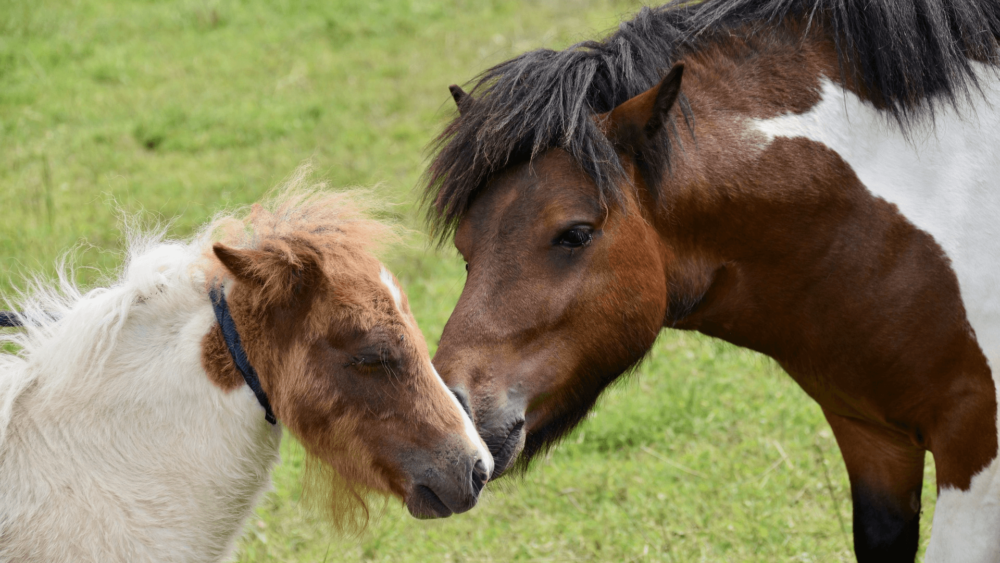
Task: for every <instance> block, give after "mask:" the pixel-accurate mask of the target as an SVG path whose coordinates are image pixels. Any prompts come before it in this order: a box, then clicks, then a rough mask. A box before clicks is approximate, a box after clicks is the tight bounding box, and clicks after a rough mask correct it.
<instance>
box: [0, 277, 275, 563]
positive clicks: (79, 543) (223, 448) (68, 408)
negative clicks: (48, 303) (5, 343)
mask: <svg viewBox="0 0 1000 563" xmlns="http://www.w3.org/2000/svg"><path fill="white" fill-rule="evenodd" d="M188 266H190V264H186V265H185V266H184V267H179V268H176V269H175V270H174V275H173V277H171V278H169V279H160V280H159V281H158V282H157V283H155V284H153V286H150V287H143V286H142V284H138V285H135V286H133V285H130V284H129V283H128V281H126V282H125V283H124V284H122V287H116V288H114V289H110V290H107V291H105V292H104V293H102V294H95V295H91V296H90V297H91V299H90V300H89V301H88V300H87V299H86V298H85V300H84V302H83V303H81V304H79V305H80V307H81V308H83V309H87V308H90V309H92V310H91V311H90V313H96V312H99V311H100V310H102V309H103V311H104V313H105V316H104V317H103V319H104V320H102V317H100V316H95V315H90V314H87V315H81V312H80V311H77V310H73V311H70V312H68V314H67V315H65V316H64V317H63V319H62V320H61V321H59V322H60V323H61V324H62V325H63V326H62V327H61V328H60V327H55V328H54V330H55V331H56V333H57V334H65V335H66V337H67V338H68V339H70V340H72V337H73V336H74V334H75V332H76V331H80V330H86V326H85V323H86V318H85V317H91V322H92V323H98V324H101V323H105V324H109V325H111V327H113V326H116V327H117V328H111V327H109V326H103V325H102V326H99V327H95V328H94V332H98V333H103V335H104V337H105V338H106V339H111V340H112V341H113V342H111V344H110V345H109V346H107V350H106V353H104V354H94V353H88V352H87V351H85V350H81V349H80V346H79V344H80V343H79V342H72V343H71V344H72V345H69V344H66V343H62V344H61V343H60V342H59V341H58V339H52V340H51V341H49V342H45V343H42V344H39V345H38V346H37V348H36V349H33V350H31V351H30V354H29V356H28V358H27V362H26V363H24V365H23V366H21V367H22V369H21V370H20V371H21V372H22V373H20V374H17V375H15V377H17V376H20V377H29V375H28V374H30V377H31V378H32V382H31V384H30V385H26V386H24V387H25V389H24V390H22V392H21V393H20V395H19V396H18V397H17V398H16V401H14V405H13V409H12V411H11V417H10V421H9V423H8V427H7V436H6V439H5V440H4V441H3V442H2V443H0V448H2V449H3V451H2V455H0V490H3V491H5V495H6V496H5V500H4V502H3V503H0V522H5V523H7V525H8V527H9V529H7V530H0V532H2V533H0V537H2V538H4V542H0V560H6V559H8V558H12V559H14V560H18V559H19V556H21V557H20V558H26V559H39V560H53V561H56V560H61V559H63V558H64V557H67V554H73V553H76V555H77V556H79V557H80V558H81V559H85V560H108V561H112V560H139V561H141V560H147V559H148V560H161V561H162V560H175V559H176V560H182V559H186V558H187V559H197V560H217V559H220V558H222V557H224V556H225V554H226V553H227V552H228V551H229V550H230V549H231V546H232V543H233V541H234V539H235V537H237V534H238V532H239V531H240V529H241V526H242V522H243V521H244V520H245V518H246V517H247V516H248V515H249V513H250V511H251V510H252V508H253V505H254V502H255V500H256V498H257V497H258V495H259V494H260V493H261V491H262V490H264V488H265V487H266V486H267V484H268V482H269V472H270V469H271V467H272V466H273V464H274V463H275V461H276V460H277V451H278V445H279V442H280V436H281V430H280V427H272V426H271V425H269V424H268V423H267V422H265V421H264V417H263V413H262V411H261V409H260V407H259V405H258V404H257V402H256V400H255V399H254V397H253V395H252V393H251V392H250V391H249V390H248V389H247V388H246V387H242V388H240V389H237V390H235V391H231V392H228V393H227V392H225V391H223V390H222V389H220V388H218V387H216V386H215V385H213V384H212V382H211V381H210V379H209V378H208V376H207V374H206V373H205V370H204V369H203V367H202V365H201V341H202V338H203V337H204V335H205V334H206V333H207V332H208V330H209V328H211V326H212V325H213V323H214V322H215V320H214V315H213V311H212V308H211V305H210V302H209V300H208V297H207V296H206V295H205V293H204V289H203V287H204V280H201V279H198V278H199V276H198V275H197V272H195V274H194V275H192V274H191V273H190V272H191V271H192V269H191V268H190V267H188ZM133 274H135V272H129V273H127V274H126V277H134V276H133ZM98 302H100V303H98ZM102 305H103V307H102ZM116 307H117V310H116ZM74 324H80V326H73V325H74ZM105 344H108V342H105ZM74 350H75V351H77V352H78V353H77V354H76V355H77V357H76V358H64V359H63V360H61V361H60V360H58V359H57V358H55V357H54V356H56V355H59V354H60V352H61V351H62V352H63V353H66V352H70V353H72V352H73V351H74ZM46 355H48V356H50V357H46ZM95 361H96V362H98V364H99V365H98V366H97V367H96V369H95V366H94V362H95ZM5 375H6V374H5ZM61 491H72V494H64V493H62V492H61ZM7 538H12V539H11V540H10V541H7ZM5 542H6V543H5ZM68 546H74V547H73V549H70V548H69V547H68ZM165 547H166V549H167V552H163V551H162V550H163V549H164V548H165ZM74 549H75V550H78V551H76V552H74V551H73V550H74ZM19 550H21V551H19ZM29 554H30V557H29V556H28V555H29Z"/></svg>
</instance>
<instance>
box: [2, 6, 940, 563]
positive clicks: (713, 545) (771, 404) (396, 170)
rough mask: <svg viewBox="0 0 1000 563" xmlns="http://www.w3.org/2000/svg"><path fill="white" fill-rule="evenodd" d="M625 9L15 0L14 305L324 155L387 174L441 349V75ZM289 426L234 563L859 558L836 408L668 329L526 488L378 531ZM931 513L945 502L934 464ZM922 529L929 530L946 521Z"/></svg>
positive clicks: (5, 11)
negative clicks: (309, 466)
mask: <svg viewBox="0 0 1000 563" xmlns="http://www.w3.org/2000/svg"><path fill="white" fill-rule="evenodd" d="M639 7H640V5H639V4H638V3H635V2H623V1H614V0H569V1H562V2H557V1H554V0H533V1H514V0H493V1H491V2H484V1H478V0H445V1H440V2H432V1H429V0H382V1H365V0H324V1H319V0H0V297H3V298H5V299H6V298H10V297H12V296H13V292H14V288H15V287H18V286H23V285H24V279H25V278H26V277H27V276H31V275H35V274H40V275H43V276H45V275H51V274H52V272H53V271H54V263H55V261H56V260H57V259H58V258H59V257H60V256H61V255H62V254H64V253H65V252H67V251H68V250H70V249H73V248H75V250H74V251H73V253H72V256H74V257H75V262H76V264H77V265H78V269H77V273H76V275H77V278H78V280H79V282H80V283H82V284H85V285H93V284H96V283H99V282H100V281H101V280H102V279H104V278H105V277H107V276H109V275H111V274H113V273H114V272H115V268H116V267H117V266H118V265H119V263H120V260H121V257H122V250H123V249H122V239H121V231H120V228H121V226H122V223H121V216H122V213H124V214H125V215H129V216H135V215H137V216H138V217H140V218H141V221H142V222H143V223H145V224H150V225H151V224H155V223H157V222H164V223H169V225H170V227H169V233H170V236H172V237H180V238H183V237H186V236H188V235H189V234H190V233H191V232H192V231H193V229H195V228H196V227H197V226H199V225H201V224H202V223H204V222H205V221H207V220H208V219H209V218H210V217H211V216H212V215H213V214H214V213H216V212H217V211H220V210H222V209H225V208H227V207H233V206H236V205H241V204H246V203H250V202H253V201H255V200H257V199H258V198H259V197H260V196H261V195H262V194H264V193H265V192H266V191H267V190H268V189H270V188H271V187H273V186H274V185H276V184H278V183H280V182H281V180H282V179H283V178H285V177H287V176H288V175H290V174H291V173H292V172H293V171H294V170H295V168H296V167H297V166H299V165H300V164H301V163H303V162H306V161H309V162H311V163H312V165H313V167H314V168H315V170H316V176H317V177H318V178H319V179H325V180H329V181H330V182H331V183H332V184H333V185H336V186H359V185H360V186H373V185H377V188H376V190H377V193H378V194H379V195H380V197H381V198H383V199H385V200H386V201H388V202H392V203H394V204H395V205H393V206H392V207H391V208H390V211H389V212H388V213H389V215H391V218H392V219H394V220H395V221H397V222H400V223H402V224H403V225H405V226H407V227H409V228H410V229H411V232H410V235H409V236H408V240H407V242H406V244H405V245H403V246H402V247H401V248H398V249H395V250H393V251H390V252H389V253H388V254H387V255H386V257H385V258H386V261H387V263H388V264H389V266H390V267H391V268H392V270H393V271H394V272H395V273H396V274H397V276H398V277H399V279H400V280H401V281H402V283H403V284H404V288H405V289H406V291H407V292H408V293H409V297H410V303H411V305H412V306H413V310H414V312H415V314H416V317H417V320H418V321H419V322H420V323H421V326H422V328H423V330H424V332H425V334H426V336H427V339H428V342H429V344H430V345H431V349H432V352H433V349H434V347H435V344H436V342H437V339H438V337H439V335H440V333H441V329H442V327H443V326H444V323H445V321H446V320H447V318H448V315H449V314H450V312H451V309H452V307H453V306H454V304H455V302H456V301H457V299H458V295H459V293H460V292H461V288H462V284H463V281H464V267H463V264H462V262H461V260H460V259H459V258H458V256H457V254H456V252H455V251H454V250H453V249H451V248H446V249H442V250H437V249H434V248H433V247H431V246H430V244H429V243H428V241H427V237H426V236H425V235H424V234H423V227H422V223H421V219H420V215H419V210H418V209H417V204H416V201H417V199H418V197H419V188H420V186H419V177H420V174H421V173H422V172H423V168H424V166H425V164H426V157H427V152H426V147H427V146H428V144H429V143H430V142H431V141H432V139H433V138H434V137H435V135H436V134H437V133H438V132H440V131H441V129H442V128H443V126H444V124H445V123H446V121H447V120H448V119H449V118H450V117H451V116H452V112H453V104H452V101H451V98H450V96H449V94H448V90H447V86H448V85H449V84H452V83H460V84H461V83H465V82H467V81H469V80H470V79H472V78H473V77H474V76H475V75H476V74H477V73H478V72H479V71H481V70H483V69H485V68H486V67H488V66H489V65H491V64H494V63H497V62H499V61H501V60H504V59H506V58H509V57H511V56H514V55H516V54H518V53H521V52H523V51H525V50H528V49H534V48H538V47H548V48H564V47H566V46H568V45H571V44H572V43H575V42H576V41H579V40H583V39H589V38H596V37H600V36H602V35H604V34H605V33H606V32H607V31H608V30H610V29H612V28H614V27H615V26H616V25H617V23H618V22H619V21H620V19H621V18H623V17H625V18H627V17H628V15H629V14H631V13H633V12H634V11H636V10H638V9H639ZM302 462H303V460H302V451H301V448H300V447H299V446H298V444H297V443H296V442H295V440H294V439H293V438H291V437H290V436H288V435H287V434H286V440H285V442H284V444H283V463H282V465H280V466H279V467H278V468H277V470H276V472H275V475H274V483H275V490H274V491H273V492H272V493H271V494H269V495H268V496H267V497H266V498H265V499H264V501H263V502H262V504H261V505H260V507H259V508H258V510H257V512H256V515H255V516H254V517H253V518H251V520H250V521H249V523H248V526H247V530H246V534H245V535H244V537H243V539H242V540H241V541H240V543H239V547H238V552H237V553H236V554H235V558H236V560H237V561H241V562H251V561H254V562H257V561H260V562H263V561H289V562H293V561H294V562H299V561H302V562H306V561H308V562H315V561H456V562H457V561H515V560H516V561H682V562H688V561H712V562H716V561H740V562H743V561H768V562H770V561H853V560H854V559H853V554H852V552H851V546H852V540H851V503H850V492H849V486H848V482H847V476H846V472H845V470H844V466H843V462H842V461H841V459H840V455H839V452H838V450H837V447H836V443H835V441H834V440H833V437H832V435H831V433H830V431H829V429H828V427H827V425H826V422H825V421H824V420H823V418H822V414H821V412H820V410H819V408H818V407H817V406H816V405H815V404H813V403H812V402H811V400H809V399H808V397H806V396H805V394H804V393H803V392H802V391H801V390H800V389H799V388H798V387H797V386H796V385H795V384H794V383H793V382H792V381H791V379H790V378H788V377H787V376H786V375H785V374H784V373H783V372H782V371H781V370H780V368H778V367H777V366H775V365H774V364H773V362H771V361H770V360H767V359H766V358H763V357H761V356H758V355H755V354H752V353H750V352H747V351H744V350H739V349H736V348H734V347H732V346H730V345H728V344H725V343H722V342H719V341H714V340H711V339H708V338H705V337H701V336H699V335H696V334H691V333H681V332H676V331H665V332H664V333H663V334H662V335H661V338H660V340H659V341H658V343H657V345H656V346H655V348H654V350H653V352H652V354H651V356H650V358H649V360H648V361H647V362H646V363H645V364H644V365H643V367H642V369H641V370H640V371H639V373H638V374H636V375H635V376H633V377H630V378H628V379H627V380H624V381H622V382H621V383H620V384H619V385H617V386H616V387H615V388H614V389H613V390H611V391H610V392H609V393H607V394H606V395H605V396H604V398H603V399H602V401H601V402H600V404H599V406H598V408H597V409H596V411H595V412H594V413H593V415H592V416H591V417H590V418H589V419H588V420H587V421H586V422H585V423H584V424H583V425H582V426H581V427H580V428H579V429H577V430H576V431H575V432H574V433H573V434H572V435H570V436H569V438H567V439H566V441H565V442H564V443H563V444H561V445H560V446H559V447H558V448H557V449H556V450H554V451H553V452H552V453H551V454H550V455H548V456H547V457H544V458H542V459H539V460H538V462H536V463H535V464H534V466H533V467H532V469H531V471H530V472H529V473H528V474H527V476H525V477H524V478H523V479H519V478H516V477H513V478H504V479H502V480H500V481H498V482H496V483H491V484H490V486H489V487H488V489H487V492H486V493H485V496H484V498H483V500H482V502H481V503H480V505H479V506H478V507H477V508H475V509H474V510H473V511H472V512H470V513H467V514H464V515H460V516H457V517H452V518H450V519H447V520H443V521H423V522H422V521H417V520H414V519H413V518H411V517H410V516H409V515H408V514H407V512H406V510H405V508H403V507H402V506H401V505H400V503H398V502H390V503H388V505H386V506H385V508H384V510H383V511H382V513H381V517H379V518H377V519H375V520H373V521H372V523H371V525H370V526H369V528H368V530H367V532H366V533H365V534H364V535H362V536H361V537H360V538H343V537H337V536H336V535H335V534H333V533H332V532H331V531H330V529H329V528H328V527H327V526H326V525H325V524H324V522H323V521H322V519H321V518H320V517H319V516H317V515H316V514H314V513H313V512H312V511H311V510H309V508H308V507H307V506H305V505H304V504H302V503H301V502H300V497H301V493H302V488H301V483H300V473H301V470H302ZM926 483H927V484H926V485H925V492H924V506H925V514H928V513H929V512H930V511H931V510H932V509H933V501H934V486H933V483H934V478H933V465H932V463H931V462H930V461H928V467H927V481H926ZM924 520H925V521H924V522H923V526H922V532H921V533H922V545H926V542H927V538H928V536H929V534H928V531H929V527H930V519H929V518H927V517H925V518H924Z"/></svg>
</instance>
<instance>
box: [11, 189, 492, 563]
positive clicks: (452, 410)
mask: <svg viewBox="0 0 1000 563" xmlns="http://www.w3.org/2000/svg"><path fill="white" fill-rule="evenodd" d="M297 177H298V180H295V179H293V181H292V182H290V187H289V188H287V189H286V190H284V191H282V192H281V193H280V194H279V195H278V196H276V197H275V198H273V199H272V200H271V201H270V202H269V203H267V204H266V205H261V204H256V205H254V206H253V207H252V208H251V209H250V211H249V212H248V213H244V214H243V215H235V214H229V215H223V216H220V217H218V218H217V219H215V220H214V221H212V222H211V223H210V224H209V225H207V226H206V227H204V228H203V229H202V230H201V231H199V233H198V234H197V235H196V236H195V237H194V238H193V239H191V240H189V241H186V242H183V241H171V240H166V239H164V237H163V233H162V231H161V232H159V233H153V234H146V235H143V234H141V233H138V232H137V233H132V234H131V235H130V236H129V240H130V243H129V251H128V260H127V264H126V265H125V266H124V268H123V271H122V273H121V275H120V277H119V278H118V279H117V281H115V282H114V283H113V284H111V285H109V286H108V287H104V288H99V289H94V290H91V291H89V292H86V293H83V292H81V291H80V290H78V289H77V287H76V286H75V285H74V284H73V283H72V282H71V281H70V279H71V277H70V275H69V274H68V273H66V272H65V269H61V271H62V272H63V273H62V274H61V275H60V280H61V283H60V284H59V287H56V288H53V287H50V286H49V285H48V284H45V283H43V282H37V281H36V282H35V284H34V285H35V290H34V291H33V292H32V291H29V292H25V293H24V295H22V297H21V299H20V300H19V301H17V302H16V303H15V304H16V310H18V313H16V314H14V315H10V316H9V317H11V318H14V320H16V321H17V322H16V324H19V325H22V326H23V327H24V331H23V332H18V333H13V334H4V335H0V343H2V344H4V345H6V347H7V349H8V350H10V349H14V348H17V349H19V351H18V352H17V353H13V352H6V353H3V354H2V355H0V561H11V562H15V561H53V562H56V561H67V562H68V561H122V562H124V561H129V562H135V561H160V562H162V561H185V562H193V561H220V560H222V559H224V558H225V557H226V556H227V554H229V553H230V552H231V551H232V547H233V544H234V542H235V540H236V539H237V538H238V536H239V532H240V531H241V530H242V528H243V525H244V523H245V521H246V519H247V517H248V516H249V515H250V513H251V512H252V511H253V508H254V505H255V504H256V503H257V501H258V499H260V497H261V495H262V493H263V492H265V491H266V490H267V489H268V488H269V486H270V472H271V470H272V468H273V467H274V466H275V464H276V463H277V461H278V457H279V444H280V442H281V438H282V428H287V429H288V430H289V431H291V433H292V434H294V435H295V436H296V438H297V439H298V440H299V441H300V442H301V443H302V445H303V446H304V448H305V451H306V454H307V456H308V460H309V463H308V464H307V468H308V467H311V466H316V467H318V471H319V472H318V473H314V472H311V473H310V474H311V475H313V476H314V480H318V481H321V482H320V483H318V484H317V486H316V487H313V486H312V485H311V483H312V481H310V486H309V487H307V489H306V495H307V497H309V498H312V499H314V500H316V501H318V502H319V503H320V506H321V507H324V505H325V508H327V509H329V510H330V511H331V514H330V516H331V523H332V524H333V525H334V527H335V529H342V530H344V531H348V530H349V531H355V532H357V531H360V530H361V529H362V528H363V527H364V525H365V524H366V523H367V521H368V517H369V511H368V507H367V505H366V502H367V501H368V500H370V498H371V496H372V495H375V496H379V495H382V496H391V495H394V496H396V497H398V498H400V499H402V500H403V502H405V504H406V506H407V508H408V509H409V511H410V513H411V514H413V515H414V516H416V517H419V518H430V517H445V516H448V515H450V514H452V513H460V512H464V511H466V510H469V509H470V508H472V507H473V506H474V505H475V504H476V502H477V499H478V497H479V493H480V491H481V489H482V487H483V485H484V484H485V483H486V481H487V479H488V476H489V474H490V473H491V471H492V468H493V467H492V466H493V461H492V457H491V456H490V454H489V452H488V451H487V449H486V446H485V444H484V443H483V442H482V440H481V439H480V437H479V436H478V434H477V433H476V431H475V428H474V427H473V425H472V421H471V419H470V418H469V416H468V414H467V413H466V412H465V411H464V410H463V409H462V408H461V406H460V405H459V403H458V402H457V400H456V398H455V397H454V395H453V394H452V393H451V392H450V391H449V390H448V389H447V387H446V386H445V385H444V383H443V381H442V380H441V378H440V376H439V375H438V374H437V373H436V372H435V370H434V367H433V365H432V364H431V360H430V354H429V352H428V349H427V345H426V343H425V341H424V338H423V336H422V334H421V332H420V330H419V329H418V327H417V324H416V322H415V321H414V318H413V315H412V312H411V311H410V308H409V303H408V301H407V299H406V296H405V295H404V294H403V292H402V290H401V289H400V287H399V285H398V283H397V280H396V278H395V277H394V276H393V275H392V274H391V273H390V272H389V271H388V270H387V269H386V268H385V267H384V266H383V265H382V264H381V262H380V261H379V260H378V259H377V258H376V257H375V256H374V254H373V253H372V251H373V250H374V249H375V246H374V245H375V244H376V243H377V242H379V241H386V240H387V238H389V237H392V236H394V235H393V230H392V229H391V228H389V227H387V226H385V225H383V224H380V223H378V222H376V221H374V220H372V219H370V218H368V214H367V213H366V212H365V211H364V209H365V205H364V204H363V203H362V199H363V198H359V197H358V196H354V195H351V194H350V193H347V192H335V191H329V190H325V189H322V188H321V187H315V186H314V187H313V188H310V187H308V186H306V185H305V184H303V180H302V178H301V175H299V176H297ZM8 320H10V319H8ZM12 324H13V323H12ZM279 421H280V423H279ZM309 495H315V496H309ZM324 497H325V498H324ZM338 527H340V528H338Z"/></svg>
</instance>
